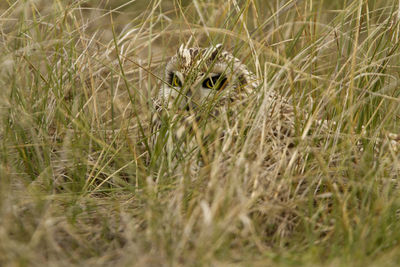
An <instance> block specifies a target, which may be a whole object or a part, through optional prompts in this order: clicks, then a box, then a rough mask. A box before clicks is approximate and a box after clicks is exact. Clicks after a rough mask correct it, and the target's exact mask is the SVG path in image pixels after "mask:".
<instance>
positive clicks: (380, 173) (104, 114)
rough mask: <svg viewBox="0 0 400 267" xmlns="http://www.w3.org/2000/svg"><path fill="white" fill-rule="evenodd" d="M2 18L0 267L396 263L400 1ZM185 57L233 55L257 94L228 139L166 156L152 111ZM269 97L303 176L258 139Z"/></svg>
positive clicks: (209, 5) (68, 10)
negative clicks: (172, 65)
mask: <svg viewBox="0 0 400 267" xmlns="http://www.w3.org/2000/svg"><path fill="white" fill-rule="evenodd" d="M0 14H1V15H0V22H1V23H0V66H1V67H0V87H1V88H2V89H1V91H0V119H1V123H0V240H1V242H0V265H2V266H3V265H4V266H14V265H22V266H23V265H28V266H31V265H43V264H48V265H54V266H59V265H60V266H63V265H71V264H73V265H87V264H91V265H111V264H113V265H117V266H124V265H138V266H148V265H185V266H186V265H239V266H243V265H244V266H247V265H250V266H253V265H254V266H258V265H259V266H288V265H289V266H290V265H293V266H298V265H307V266H349V265H350V266H365V265H376V266H395V265H398V262H400V250H399V242H398V241H399V239H400V225H399V223H398V220H399V211H400V190H399V184H398V180H397V179H398V173H399V155H398V152H397V151H396V150H395V149H393V147H392V146H391V144H390V143H388V142H386V141H385V138H386V136H387V133H389V132H392V133H399V132H400V131H399V126H400V122H399V114H400V113H399V105H398V102H399V90H398V87H399V79H400V75H399V73H400V72H399V70H400V65H399V62H400V58H399V52H400V48H399V44H400V42H399V39H400V24H399V22H400V9H399V3H398V2H397V1H383V0H371V1H361V0H360V1H339V0H336V1H312V0H309V1H290V0H288V1H278V0H277V1H264V0H248V1H244V0H243V1H239V0H229V1H222V2H221V1H217V0H209V1H203V0H197V1H164V0H163V1H161V0H152V1H122V0H119V1H112V3H111V1H79V0H69V1H57V0H54V1H45V0H25V1H22V0H14V1H10V0H6V1H1V2H0ZM186 42H190V43H191V45H193V46H209V45H211V44H217V43H222V44H223V45H224V49H226V50H228V51H231V52H232V53H234V54H235V56H237V57H238V58H240V59H241V60H242V61H243V62H244V63H246V65H247V66H248V67H249V68H250V69H251V70H252V71H254V73H255V74H256V76H257V77H258V79H259V80H260V81H261V83H262V84H263V85H262V87H260V88H259V92H258V95H259V96H260V97H259V98H255V99H254V100H253V101H250V103H249V104H248V105H247V106H246V105H245V106H243V107H242V112H240V113H239V115H238V116H237V117H235V118H231V119H229V120H228V121H218V120H217V121H216V123H220V124H219V126H220V127H215V129H216V130H215V131H216V133H215V135H214V136H216V137H218V136H220V135H219V134H218V133H217V131H220V130H221V129H224V130H225V129H228V130H229V131H227V132H228V134H226V133H225V135H226V136H229V135H231V137H232V138H231V139H229V138H224V139H222V140H219V141H218V139H217V141H215V142H212V143H211V144H210V143H204V146H202V145H203V144H202V141H201V140H202V139H201V138H198V136H196V137H192V138H195V139H196V142H197V143H198V144H199V146H200V147H201V149H202V150H201V151H200V152H199V153H188V152H187V151H184V149H181V146H176V147H177V149H176V151H172V152H171V151H169V152H165V151H162V150H161V151H157V150H156V149H155V148H154V147H153V146H151V144H149V142H148V141H149V139H150V135H151V134H152V132H151V130H150V129H151V125H150V124H151V116H152V114H153V112H154V105H153V102H152V97H154V96H155V94H156V93H157V89H158V88H159V85H160V83H161V82H162V80H163V79H164V77H163V72H162V70H163V67H164V66H165V62H166V60H167V59H168V57H170V56H171V55H173V54H174V53H175V51H176V49H177V48H178V47H179V45H180V44H181V43H186ZM268 90H275V91H277V92H279V93H280V94H282V95H285V96H287V97H288V99H291V104H292V105H293V107H294V108H295V110H296V111H297V112H296V115H295V127H296V133H297V135H296V136H297V138H295V140H294V141H295V145H296V146H295V148H293V149H294V151H296V153H297V154H296V155H297V156H298V158H296V159H297V160H293V161H292V162H291V161H290V159H291V157H292V155H293V154H291V153H292V152H293V150H292V152H291V153H286V152H280V154H279V153H278V154H277V153H276V150H274V144H273V142H269V141H268V140H269V139H268V138H265V135H264V134H265V132H263V131H262V130H260V129H265V128H263V127H261V126H265V124H266V120H265V116H263V114H265V113H264V111H265V108H266V106H265V103H264V102H263V101H262V100H263V96H264V95H265V94H264V93H265V92H267V91H268ZM263 103H264V104H263ZM316 118H322V119H326V120H327V121H329V123H328V124H327V126H326V127H327V129H325V130H321V128H318V127H309V126H310V125H311V124H312V122H313V121H315V120H316ZM308 122H310V123H308ZM332 122H335V123H332ZM172 127H174V126H172ZM202 129H203V128H202V127H201V124H200V125H199V128H198V129H197V132H196V133H198V134H200V135H199V136H201V133H202ZM232 140H234V141H232ZM204 158H207V159H208V161H204ZM200 161H201V164H200V163H199V162H200ZM271 162H273V164H274V165H273V166H274V168H271V167H270V166H271V165H270V163H271ZM193 166H195V168H193Z"/></svg>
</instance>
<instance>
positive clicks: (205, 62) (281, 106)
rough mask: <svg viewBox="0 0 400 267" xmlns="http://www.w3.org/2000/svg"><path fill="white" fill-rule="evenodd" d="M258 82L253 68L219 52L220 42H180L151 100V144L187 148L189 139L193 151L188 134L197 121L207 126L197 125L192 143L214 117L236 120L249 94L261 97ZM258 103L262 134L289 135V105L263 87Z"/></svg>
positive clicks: (210, 126)
mask: <svg viewBox="0 0 400 267" xmlns="http://www.w3.org/2000/svg"><path fill="white" fill-rule="evenodd" d="M260 87H261V83H260V81H259V80H257V77H256V76H255V75H254V74H253V72H252V71H250V70H249V69H248V67H247V66H246V65H244V64H243V63H242V62H241V61H240V60H239V59H238V58H236V57H235V56H233V55H232V54H231V53H229V52H227V51H224V50H223V49H222V45H221V44H218V45H216V46H211V47H207V48H195V47H192V48H187V47H185V46H183V45H181V46H180V47H179V49H178V50H177V52H176V54H175V55H174V56H173V57H172V58H171V59H170V60H169V61H168V63H167V64H166V67H165V74H164V79H163V82H162V84H161V87H160V89H159V92H158V95H157V97H156V99H155V100H154V104H155V109H156V112H155V113H154V115H153V118H152V138H151V142H150V143H152V144H153V146H154V147H169V151H173V150H174V149H175V150H176V149H178V148H179V147H182V146H185V145H186V148H187V147H188V146H187V144H189V143H191V144H192V145H190V146H189V147H190V149H189V150H192V148H193V147H196V145H194V144H193V142H194V139H196V138H193V135H196V133H198V132H199V131H196V129H197V128H199V123H200V121H201V120H202V121H203V122H205V124H206V127H202V131H201V136H200V137H199V134H197V136H196V137H197V143H198V142H200V143H201V142H202V140H205V139H207V137H209V135H210V134H209V133H210V132H212V131H213V130H215V127H214V128H213V125H215V123H213V122H215V121H216V120H223V119H225V120H228V119H227V117H229V118H233V119H235V118H236V116H237V114H238V113H239V112H240V111H241V110H242V109H243V107H244V106H245V105H246V103H248V101H249V99H254V98H257V97H259V96H260V90H259V89H260ZM262 102H263V103H264V104H263V105H264V106H266V107H267V108H266V110H267V111H266V112H265V113H263V114H262V117H264V119H265V118H267V120H268V123H267V124H268V125H267V126H268V127H267V128H268V132H269V134H268V133H267V134H268V135H269V136H271V137H273V138H277V139H280V140H281V139H282V138H283V137H285V136H289V135H291V134H292V133H293V109H292V105H291V104H290V103H289V102H288V101H287V100H286V99H285V98H284V97H282V96H280V95H279V94H277V93H276V92H274V91H264V94H263V101H262ZM229 120H230V119H229ZM220 125H221V124H220ZM220 125H219V126H220ZM226 130H227V129H226ZM222 132H223V133H222V135H225V133H224V131H222ZM199 139H202V140H199ZM208 139H209V138H208ZM195 141H196V140H195ZM156 144H158V145H156ZM180 150H182V149H180Z"/></svg>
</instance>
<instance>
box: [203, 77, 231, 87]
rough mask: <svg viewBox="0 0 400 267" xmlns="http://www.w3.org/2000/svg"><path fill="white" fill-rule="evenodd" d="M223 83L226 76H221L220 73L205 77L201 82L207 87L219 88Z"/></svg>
mask: <svg viewBox="0 0 400 267" xmlns="http://www.w3.org/2000/svg"><path fill="white" fill-rule="evenodd" d="M225 84H226V78H225V77H222V78H221V75H216V76H214V77H211V78H207V79H205V80H204V82H203V87H204V88H207V89H215V90H219V89H221V88H223V87H224V86H225Z"/></svg>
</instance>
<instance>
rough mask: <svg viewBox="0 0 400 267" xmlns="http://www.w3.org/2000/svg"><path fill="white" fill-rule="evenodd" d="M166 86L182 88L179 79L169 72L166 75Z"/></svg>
mask: <svg viewBox="0 0 400 267" xmlns="http://www.w3.org/2000/svg"><path fill="white" fill-rule="evenodd" d="M168 84H170V85H172V86H174V87H176V86H178V87H182V82H181V80H180V79H179V77H178V76H177V75H176V74H175V73H173V72H170V73H169V75H168Z"/></svg>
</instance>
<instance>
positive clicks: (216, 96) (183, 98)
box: [159, 44, 255, 110]
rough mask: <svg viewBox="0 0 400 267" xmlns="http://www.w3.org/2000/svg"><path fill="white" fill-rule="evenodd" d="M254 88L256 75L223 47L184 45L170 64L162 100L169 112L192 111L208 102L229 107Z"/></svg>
mask: <svg viewBox="0 0 400 267" xmlns="http://www.w3.org/2000/svg"><path fill="white" fill-rule="evenodd" d="M254 86H255V79H254V75H253V74H252V73H251V72H250V71H248V69H247V67H246V66H244V65H243V64H242V63H241V62H240V61H239V60H238V59H237V58H235V57H234V56H233V55H232V54H230V53H228V52H226V51H223V50H222V45H220V44H219V45H217V46H215V47H208V48H185V47H184V46H183V45H182V46H181V47H180V48H179V49H178V51H177V53H176V55H174V56H173V57H172V58H171V59H170V60H169V62H168V63H167V66H166V70H165V82H164V83H163V84H162V86H161V88H160V92H159V100H161V103H163V105H164V106H165V107H168V108H172V107H177V108H178V109H184V110H185V109H186V110H190V109H191V108H196V107H198V106H201V105H203V104H204V103H206V102H207V103H208V102H209V101H215V102H216V103H219V104H222V103H225V104H226V103H227V100H228V102H229V101H234V99H237V97H239V96H243V97H244V96H245V95H248V94H249V93H251V92H250V91H251V90H252V88H251V87H254Z"/></svg>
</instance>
